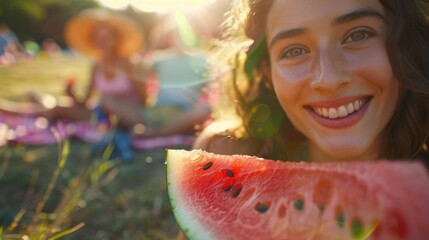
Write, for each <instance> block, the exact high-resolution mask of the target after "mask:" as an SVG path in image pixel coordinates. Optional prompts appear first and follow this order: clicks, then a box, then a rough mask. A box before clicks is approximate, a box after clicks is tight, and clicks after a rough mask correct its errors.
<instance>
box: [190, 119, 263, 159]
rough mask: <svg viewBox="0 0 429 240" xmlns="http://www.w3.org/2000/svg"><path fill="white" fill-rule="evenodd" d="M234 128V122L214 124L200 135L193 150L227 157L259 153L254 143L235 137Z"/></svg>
mask: <svg viewBox="0 0 429 240" xmlns="http://www.w3.org/2000/svg"><path fill="white" fill-rule="evenodd" d="M233 128H234V123H233V122H227V121H222V122H220V121H219V122H214V123H212V124H210V125H209V126H207V127H206V128H205V129H204V130H203V131H202V132H201V133H200V134H199V135H198V137H197V139H196V141H195V144H194V146H193V148H194V149H202V150H205V151H208V152H212V153H216V154H227V155H231V154H244V155H255V154H256V153H258V152H259V149H258V147H257V146H256V145H255V144H254V143H252V141H250V140H249V139H246V138H238V137H237V136H235V135H234V134H233V131H232V129H233Z"/></svg>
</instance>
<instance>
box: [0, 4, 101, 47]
mask: <svg viewBox="0 0 429 240" xmlns="http://www.w3.org/2000/svg"><path fill="white" fill-rule="evenodd" d="M98 6H99V4H98V3H97V2H96V1H95V0H0V23H5V24H6V25H8V26H9V28H10V29H11V30H12V31H14V32H15V33H16V35H17V36H18V38H19V39H20V40H21V41H24V40H33V41H37V42H40V41H42V40H43V39H45V38H47V37H50V38H54V39H55V40H57V41H58V42H59V43H60V44H61V43H62V28H63V26H64V23H65V22H66V21H67V20H68V18H69V17H70V16H71V15H73V14H75V13H77V12H78V11H80V10H82V9H85V8H92V7H98Z"/></svg>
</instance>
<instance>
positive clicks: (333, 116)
mask: <svg viewBox="0 0 429 240" xmlns="http://www.w3.org/2000/svg"><path fill="white" fill-rule="evenodd" d="M329 118H330V119H336V118H338V111H337V109H335V108H330V109H329Z"/></svg>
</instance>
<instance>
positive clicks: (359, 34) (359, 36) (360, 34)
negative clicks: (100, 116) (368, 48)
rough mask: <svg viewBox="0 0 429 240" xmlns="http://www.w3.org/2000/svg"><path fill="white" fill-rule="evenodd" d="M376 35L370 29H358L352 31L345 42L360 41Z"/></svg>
mask: <svg viewBox="0 0 429 240" xmlns="http://www.w3.org/2000/svg"><path fill="white" fill-rule="evenodd" d="M372 36H374V33H373V32H371V31H369V30H357V31H353V32H352V33H350V34H349V35H348V36H347V38H346V39H345V40H344V41H343V43H352V42H359V41H363V40H365V39H368V38H370V37H372Z"/></svg>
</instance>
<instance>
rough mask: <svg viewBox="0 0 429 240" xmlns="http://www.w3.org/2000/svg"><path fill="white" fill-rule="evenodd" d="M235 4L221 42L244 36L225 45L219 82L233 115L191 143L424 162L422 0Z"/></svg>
mask: <svg viewBox="0 0 429 240" xmlns="http://www.w3.org/2000/svg"><path fill="white" fill-rule="evenodd" d="M234 3H238V5H234V6H235V7H236V8H233V10H232V12H231V14H230V19H229V20H230V23H229V25H227V26H228V27H230V29H229V30H230V31H231V32H227V33H226V34H225V36H226V37H228V38H227V39H225V40H226V41H225V43H224V45H223V46H227V45H228V43H230V45H233V44H234V43H237V42H243V41H242V40H243V39H244V40H251V41H250V45H246V44H244V43H243V46H244V47H243V48H240V47H236V49H230V50H232V51H235V52H233V53H229V56H231V58H229V59H228V60H229V63H230V64H231V65H232V66H231V69H234V71H233V72H232V73H231V76H232V77H231V78H230V79H229V80H230V81H225V83H226V84H230V85H228V87H227V89H229V90H230V91H231V92H232V94H231V95H232V96H233V98H232V100H231V101H230V102H235V103H236V104H231V105H233V107H235V108H236V110H237V111H236V114H237V116H238V117H239V119H240V121H238V123H237V125H236V126H231V127H230V128H229V129H228V128H227V130H225V128H223V129H215V127H212V126H215V125H212V126H210V127H208V128H207V129H206V130H205V131H204V132H203V133H202V134H201V135H200V138H199V139H198V140H197V144H196V146H195V147H196V148H203V149H205V150H208V151H211V152H216V153H223V154H236V153H240V154H247V155H258V156H262V157H265V158H272V159H284V160H298V161H300V160H305V161H311V162H315V161H323V162H326V161H345V162H347V161H358V160H376V159H381V158H389V159H399V158H407V159H413V158H418V159H423V160H424V161H425V162H428V160H429V152H428V144H429V141H428V137H429V124H428V122H429V102H428V101H427V99H429V72H428V70H427V69H429V58H428V56H427V54H424V53H427V52H428V51H429V45H428V44H427V43H428V41H429V23H428V21H427V16H426V13H425V12H424V11H423V9H425V6H424V5H425V2H424V1H422V0H409V1H403V0H324V1H318V0H237V1H235V2H234ZM240 33H242V34H243V35H245V37H244V36H243V35H240ZM246 37H247V39H246ZM235 46H236V45H235ZM222 50H223V49H222ZM240 67H242V72H241V71H239V70H240V69H241V68H240ZM228 117H229V116H228ZM221 120H223V119H221ZM218 125H219V124H218ZM428 165H429V164H428Z"/></svg>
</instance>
